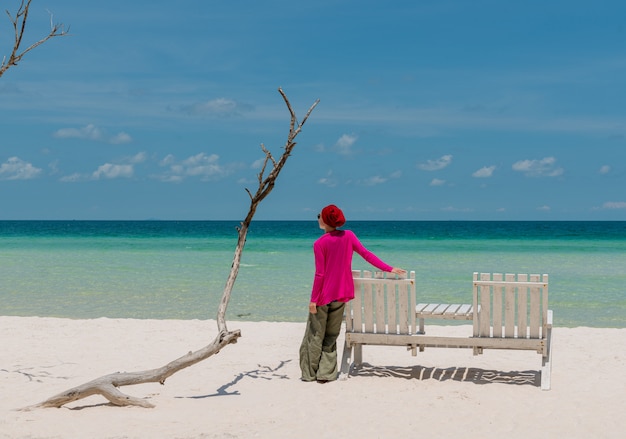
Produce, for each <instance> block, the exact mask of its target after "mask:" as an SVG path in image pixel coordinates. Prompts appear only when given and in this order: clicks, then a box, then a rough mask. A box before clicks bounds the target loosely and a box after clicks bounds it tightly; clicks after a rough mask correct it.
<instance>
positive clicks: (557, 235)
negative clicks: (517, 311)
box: [0, 221, 626, 327]
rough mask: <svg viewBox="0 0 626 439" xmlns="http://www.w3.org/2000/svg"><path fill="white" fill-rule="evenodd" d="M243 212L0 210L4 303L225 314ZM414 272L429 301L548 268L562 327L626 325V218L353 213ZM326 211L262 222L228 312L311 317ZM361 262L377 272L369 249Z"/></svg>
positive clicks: (19, 310)
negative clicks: (488, 279)
mask: <svg viewBox="0 0 626 439" xmlns="http://www.w3.org/2000/svg"><path fill="white" fill-rule="evenodd" d="M237 225H238V222H237V221H182V222H179V221H0V314H1V315H15V316H54V317H68V318H97V317H111V318H158V319H213V318H215V316H216V313H217V305H218V303H219V300H220V298H221V296H222V292H223V289H224V286H225V283H226V279H227V277H228V274H229V272H230V267H231V264H232V259H233V254H234V250H235V246H236V244H237V230H236V227H237ZM346 228H349V229H351V230H353V231H354V232H355V233H356V234H357V235H358V236H359V238H360V240H361V242H362V243H363V244H364V245H365V246H366V247H367V248H369V249H370V250H372V251H374V252H375V253H376V254H377V255H378V256H379V257H380V258H381V259H383V260H384V261H385V262H388V263H389V264H391V265H394V266H401V267H403V268H406V269H408V270H415V272H416V278H417V293H418V301H427V302H435V301H437V302H448V303H449V302H456V303H458V302H461V303H467V302H470V301H471V297H472V284H471V279H472V273H473V272H474V271H482V272H509V273H539V274H543V273H548V274H549V275H550V308H551V309H552V310H553V311H554V319H555V326H566V327H573V326H593V327H626V222H569V221H566V222H525V221H519V222H489V221H484V222H483V221H480V222H464V221H449V222H448V221H424V222H422V221H353V222H350V223H348V224H347V225H346ZM320 234H321V231H320V230H319V229H318V227H317V221H257V222H253V223H252V225H251V227H250V231H249V234H248V239H247V243H246V247H245V250H244V252H243V258H242V265H241V268H240V271H239V275H238V277H237V281H236V283H235V287H234V290H233V293H232V296H231V300H230V303H229V307H228V312H227V319H228V320H250V321H263V320H265V321H305V320H306V317H307V304H308V300H309V294H310V288H311V282H312V280H313V270H314V267H313V253H312V244H313V241H314V240H315V239H316V238H317V237H319V236H320ZM353 268H354V269H368V268H370V267H369V266H368V264H367V263H366V262H365V261H363V260H362V259H361V258H360V257H359V256H358V255H355V257H354V261H353Z"/></svg>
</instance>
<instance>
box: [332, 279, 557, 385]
mask: <svg viewBox="0 0 626 439" xmlns="http://www.w3.org/2000/svg"><path fill="white" fill-rule="evenodd" d="M353 276H354V284H355V298H354V300H352V301H351V302H350V303H349V304H348V306H347V307H346V337H345V346H344V353H343V357H342V364H341V372H342V373H345V374H348V372H349V370H350V367H351V366H352V365H359V364H361V363H362V357H363V355H362V346H363V345H389V346H406V347H407V348H409V349H410V350H411V351H412V354H413V355H417V350H418V349H419V350H420V351H423V350H424V349H425V348H426V347H457V348H472V349H473V352H474V355H477V354H482V353H483V350H484V349H516V350H534V351H536V352H537V353H539V354H541V356H542V369H541V388H542V389H544V390H548V389H549V388H550V373H551V367H552V366H551V361H550V359H551V350H552V349H551V348H552V311H551V310H549V309H548V275H547V274H544V275H537V274H531V275H526V274H517V275H516V274H504V275H503V274H500V273H494V274H491V273H474V276H473V303H472V304H454V305H448V304H419V305H415V290H416V288H415V272H410V274H409V276H408V278H405V279H398V278H397V276H395V275H391V274H387V273H380V272H379V273H371V272H368V271H363V272H360V271H355V272H353ZM427 319H454V320H468V321H469V320H471V321H472V324H473V331H472V334H471V335H468V337H450V336H431V335H428V334H426V331H425V327H424V320H427ZM417 325H419V327H417Z"/></svg>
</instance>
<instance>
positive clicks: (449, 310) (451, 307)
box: [443, 303, 461, 317]
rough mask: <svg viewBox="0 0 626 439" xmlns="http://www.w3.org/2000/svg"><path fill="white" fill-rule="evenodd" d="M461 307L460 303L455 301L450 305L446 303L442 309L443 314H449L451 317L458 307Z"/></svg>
mask: <svg viewBox="0 0 626 439" xmlns="http://www.w3.org/2000/svg"><path fill="white" fill-rule="evenodd" d="M460 307H461V305H460V304H457V303H453V304H452V305H448V307H447V308H446V310H445V311H444V313H443V314H444V315H445V316H450V317H453V316H455V315H456V314H457V312H458V310H459V308H460Z"/></svg>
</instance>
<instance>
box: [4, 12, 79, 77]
mask: <svg viewBox="0 0 626 439" xmlns="http://www.w3.org/2000/svg"><path fill="white" fill-rule="evenodd" d="M31 2H32V0H22V2H21V4H20V7H19V9H18V10H17V12H16V14H15V16H13V15H11V12H10V11H8V10H7V11H5V12H6V13H7V15H8V16H9V20H11V23H12V24H13V32H14V38H15V40H14V43H13V49H12V50H11V54H10V55H9V57H8V58H7V57H6V56H4V57H3V58H2V64H0V76H2V75H3V74H4V72H6V71H7V70H9V69H10V68H11V67H13V66H16V65H17V64H18V63H19V62H20V61H21V60H22V58H23V57H24V55H26V54H27V53H28V52H30V51H31V50H33V49H34V48H36V47H38V46H41V45H42V44H43V43H45V42H46V41H48V40H50V39H52V38H54V37H62V36H66V35H68V32H69V27H68V28H67V29H65V26H64V25H63V24H62V23H54V21H53V16H52V13H50V12H49V11H48V12H49V13H50V33H49V34H48V35H47V36H45V37H44V38H42V39H40V40H39V41H37V42H35V43H33V44H31V45H30V46H28V47H27V48H26V49H24V50H21V51H20V47H21V46H22V40H23V38H24V33H25V31H26V23H27V21H28V12H29V11H30V4H31Z"/></svg>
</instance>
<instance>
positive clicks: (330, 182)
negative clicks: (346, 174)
mask: <svg viewBox="0 0 626 439" xmlns="http://www.w3.org/2000/svg"><path fill="white" fill-rule="evenodd" d="M317 182H318V183H319V184H321V185H324V186H328V187H335V186H337V184H338V182H337V178H335V175H334V173H333V171H332V170H330V171H328V172H327V173H326V176H324V177H322V178H320V179H319V180H317Z"/></svg>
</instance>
